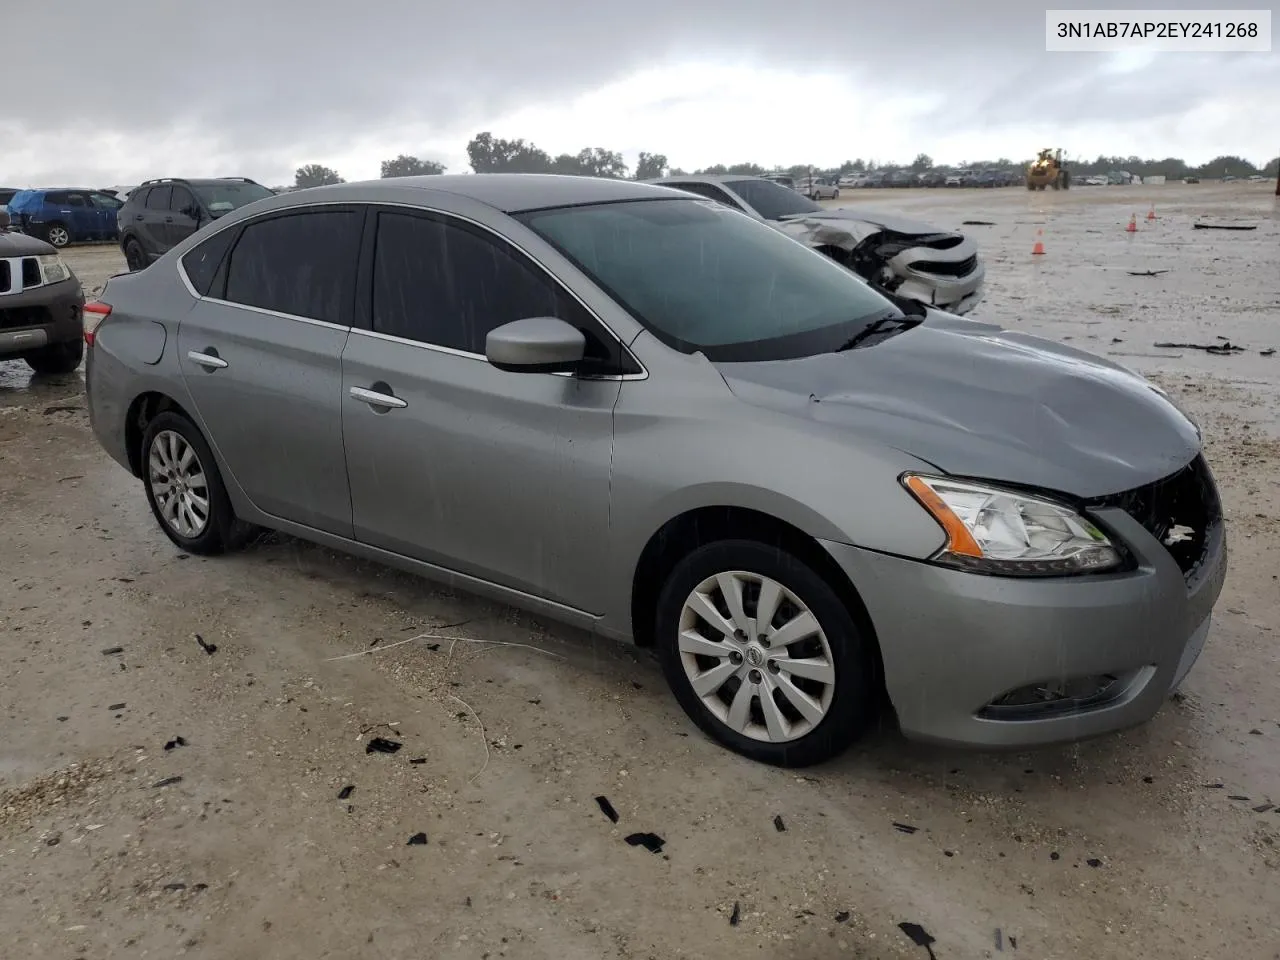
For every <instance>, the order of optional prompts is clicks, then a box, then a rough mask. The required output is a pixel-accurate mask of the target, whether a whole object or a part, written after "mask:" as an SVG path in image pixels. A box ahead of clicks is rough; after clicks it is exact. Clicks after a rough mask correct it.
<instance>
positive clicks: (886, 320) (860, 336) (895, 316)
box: [834, 310, 923, 353]
mask: <svg viewBox="0 0 1280 960" xmlns="http://www.w3.org/2000/svg"><path fill="white" fill-rule="evenodd" d="M922 322H923V321H922V320H920V319H919V318H918V317H908V316H905V315H904V314H902V313H900V312H899V311H897V310H894V311H893V312H892V313H886V314H885V315H884V316H883V317H881V318H880V319H879V320H876V321H874V322H873V323H869V324H867V325H866V326H865V327H863V328H862V329H861V330H859V331H858V332H857V333H855V334H854V335H853V336H852V337H850V338H849V339H848V340H846V341H845V342H844V343H842V344H840V346H838V347H836V349H835V351H834V352H835V353H843V352H844V351H845V350H852V349H853V348H854V347H856V346H857V345H858V344H860V343H862V342H863V341H864V340H866V339H867V338H868V337H872V336H874V335H875V334H877V333H879V332H880V331H882V330H884V329H886V328H887V327H888V326H889V325H890V324H898V325H899V326H900V327H902V328H903V329H904V330H909V329H910V328H911V327H914V326H917V325H918V324H920V323H922Z"/></svg>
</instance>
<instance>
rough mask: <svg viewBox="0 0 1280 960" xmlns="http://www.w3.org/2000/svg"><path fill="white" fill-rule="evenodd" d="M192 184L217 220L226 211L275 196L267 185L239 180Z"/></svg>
mask: <svg viewBox="0 0 1280 960" xmlns="http://www.w3.org/2000/svg"><path fill="white" fill-rule="evenodd" d="M191 186H192V187H194V188H195V191H196V193H198V194H199V195H200V199H201V200H203V201H204V205H205V207H207V208H208V210H209V213H210V214H211V215H212V216H213V218H214V219H215V220H216V219H217V218H218V217H220V216H222V215H223V214H224V213H230V212H231V211H232V210H235V209H238V208H239V207H243V206H244V205H245V204H247V203H253V201H255V200H263V199H265V198H267V197H274V196H275V194H274V193H272V192H271V191H270V190H268V189H267V188H266V187H263V186H260V185H259V184H256V183H244V182H243V181H239V180H228V181H226V182H225V183H193V184H192V185H191Z"/></svg>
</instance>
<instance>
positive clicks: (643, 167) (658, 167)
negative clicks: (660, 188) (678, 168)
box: [636, 151, 667, 180]
mask: <svg viewBox="0 0 1280 960" xmlns="http://www.w3.org/2000/svg"><path fill="white" fill-rule="evenodd" d="M666 172H667V156H666V154H663V153H644V152H643V151H641V153H640V157H639V159H637V160H636V179H637V180H652V179H653V178H654V177H661V176H663V175H664V174H665V173H666Z"/></svg>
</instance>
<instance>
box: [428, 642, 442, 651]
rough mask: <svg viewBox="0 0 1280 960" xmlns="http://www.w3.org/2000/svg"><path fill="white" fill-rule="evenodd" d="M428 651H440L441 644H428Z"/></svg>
mask: <svg viewBox="0 0 1280 960" xmlns="http://www.w3.org/2000/svg"><path fill="white" fill-rule="evenodd" d="M427 649H428V650H439V649H440V644H438V643H428V644H427Z"/></svg>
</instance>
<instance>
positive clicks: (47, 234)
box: [44, 220, 71, 250]
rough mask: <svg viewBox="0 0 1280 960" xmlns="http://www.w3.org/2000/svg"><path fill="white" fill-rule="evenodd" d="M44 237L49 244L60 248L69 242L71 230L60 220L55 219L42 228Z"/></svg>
mask: <svg viewBox="0 0 1280 960" xmlns="http://www.w3.org/2000/svg"><path fill="white" fill-rule="evenodd" d="M44 238H45V240H46V241H47V242H48V243H49V244H50V245H51V246H54V247H57V248H58V249H59V250H61V249H62V248H63V247H65V246H67V245H68V244H69V243H71V230H70V229H68V227H67V225H66V224H65V223H63V222H62V221H61V220H55V221H53V223H51V224H49V225H48V226H47V227H45V228H44Z"/></svg>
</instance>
